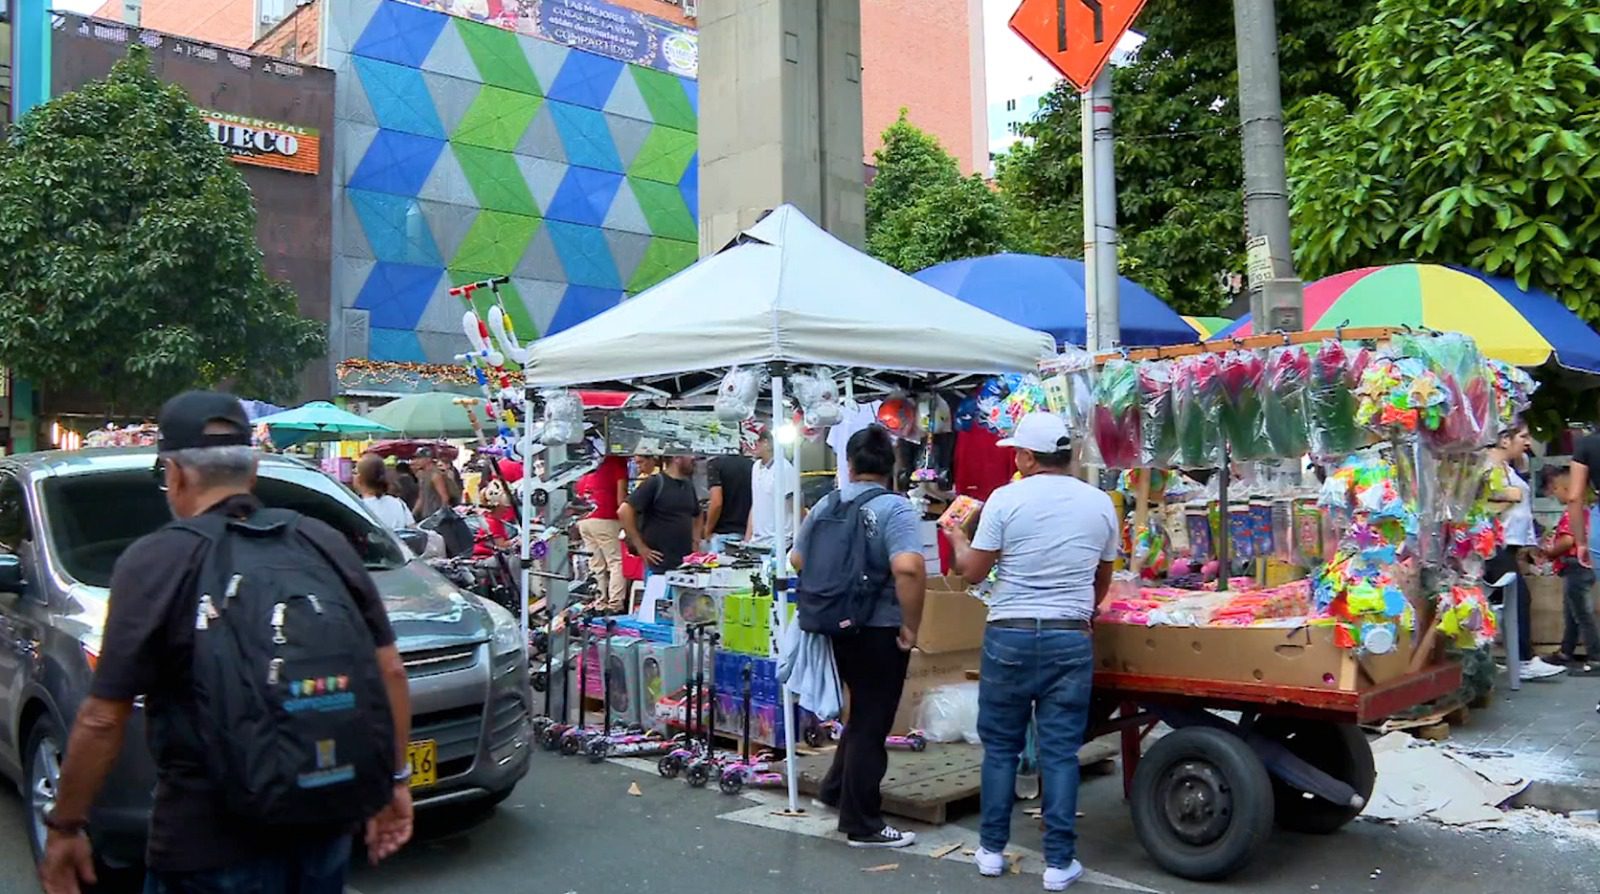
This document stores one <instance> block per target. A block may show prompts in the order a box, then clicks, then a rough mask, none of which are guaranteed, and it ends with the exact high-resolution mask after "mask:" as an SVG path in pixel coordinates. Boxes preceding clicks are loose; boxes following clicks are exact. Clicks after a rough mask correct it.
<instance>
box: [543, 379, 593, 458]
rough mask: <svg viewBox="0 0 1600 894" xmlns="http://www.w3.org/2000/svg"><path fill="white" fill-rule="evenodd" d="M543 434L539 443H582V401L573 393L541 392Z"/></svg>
mask: <svg viewBox="0 0 1600 894" xmlns="http://www.w3.org/2000/svg"><path fill="white" fill-rule="evenodd" d="M539 397H540V399H542V400H543V401H544V433H543V434H541V435H540V436H539V441H540V443H543V444H549V445H558V444H581V443H583V401H582V399H580V398H579V397H578V394H577V392H575V391H542V392H540V393H539Z"/></svg>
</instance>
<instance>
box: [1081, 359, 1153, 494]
mask: <svg viewBox="0 0 1600 894" xmlns="http://www.w3.org/2000/svg"><path fill="white" fill-rule="evenodd" d="M1139 414H1140V408H1139V375H1138V369H1137V368H1136V367H1135V366H1134V364H1133V363H1131V362H1129V361H1127V360H1124V359H1122V358H1114V359H1112V360H1108V361H1106V364H1105V365H1104V366H1102V367H1101V368H1100V376H1099V378H1098V379H1096V380H1095V388H1094V426H1093V428H1094V445H1095V449H1096V450H1098V451H1099V453H1100V461H1101V462H1102V463H1103V464H1104V465H1105V466H1106V467H1107V468H1112V469H1131V468H1134V467H1136V466H1138V465H1139V452H1140V443H1141V441H1140V434H1139Z"/></svg>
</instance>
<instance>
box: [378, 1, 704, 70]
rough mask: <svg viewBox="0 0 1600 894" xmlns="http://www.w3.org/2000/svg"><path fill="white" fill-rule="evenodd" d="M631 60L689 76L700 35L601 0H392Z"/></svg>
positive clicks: (697, 67) (697, 56)
mask: <svg viewBox="0 0 1600 894" xmlns="http://www.w3.org/2000/svg"><path fill="white" fill-rule="evenodd" d="M396 2H399V3H409V4H411V5H412V6H420V7H422V8H424V9H433V10H437V11H439V12H443V13H447V14H449V15H453V16H458V17H460V18H464V19H471V20H473V21H475V22H483V23H485V24H488V25H493V26H495V27H497V28H504V29H505V30H507V31H515V32H517V33H518V34H526V35H528V36H529V37H537V38H540V39H542V40H548V41H552V42H554V43H561V44H566V45H567V46H569V47H576V48H577V49H580V50H587V51H588V52H591V53H595V54H597V55H601V56H609V57H611V58H612V59H621V60H622V61H623V62H632V63H634V64H635V65H648V66H650V67H651V68H659V69H661V70H662V71H668V72H671V73H673V74H677V75H683V76H685V77H690V78H692V77H695V76H696V75H697V74H699V71H700V36H699V35H698V34H697V33H696V32H695V31H694V29H692V28H686V27H684V26H682V25H678V24H674V23H672V22H669V21H667V20H666V19H658V18H656V17H655V16H651V15H645V14H644V13H642V12H638V11H636V10H632V9H625V8H623V7H620V6H613V5H611V4H610V3H607V2H605V0H396Z"/></svg>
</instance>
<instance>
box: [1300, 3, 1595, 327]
mask: <svg viewBox="0 0 1600 894" xmlns="http://www.w3.org/2000/svg"><path fill="white" fill-rule="evenodd" d="M1340 49H1341V53H1342V57H1343V62H1344V65H1345V68H1346V69H1347V71H1348V72H1349V74H1350V75H1351V76H1352V78H1353V82H1354V85H1355V96H1354V99H1353V101H1346V100H1344V99H1341V98H1340V97H1335V96H1324V97H1317V98H1315V99H1313V100H1309V101H1307V102H1306V103H1305V104H1304V105H1303V106H1302V109H1301V114H1300V115H1299V116H1298V118H1297V120H1296V121H1295V123H1294V125H1293V127H1291V129H1290V131H1289V150H1290V152H1289V155H1290V167H1289V172H1290V180H1291V183H1292V191H1293V202H1294V205H1293V207H1294V219H1295V224H1296V227H1297V238H1296V250H1297V254H1298V257H1299V259H1300V264H1301V266H1302V268H1303V270H1304V272H1305V273H1306V274H1307V275H1311V276H1315V275H1321V274H1327V273H1332V272H1336V271H1339V270H1344V269H1348V268H1351V267H1356V266H1361V265H1364V264H1385V263H1391V262H1396V261H1406V260H1425V261H1434V262H1440V263H1458V264H1463V265H1465V266H1469V267H1473V268H1477V269H1480V270H1483V271H1485V272H1488V273H1494V274H1500V275H1504V276H1513V277H1515V278H1516V280H1517V282H1518V284H1520V285H1521V286H1523V287H1524V288H1527V287H1529V286H1533V287H1536V288H1540V289H1543V290H1545V291H1548V292H1549V293H1551V294H1552V295H1555V296H1557V297H1558V298H1560V299H1561V300H1562V301H1564V302H1565V303H1566V305H1567V306H1568V307H1570V308H1572V310H1573V311H1575V312H1577V313H1578V314H1579V315H1580V316H1582V317H1584V318H1585V319H1586V320H1589V321H1590V322H1594V321H1597V320H1600V294H1597V291H1600V211H1597V210H1596V209H1597V208H1600V202H1597V200H1596V195H1595V187H1594V185H1595V184H1596V183H1597V182H1600V68H1597V67H1596V65H1595V56H1596V54H1597V53H1600V7H1596V6H1595V4H1594V2H1593V0H1378V3H1377V11H1376V14H1375V15H1374V17H1373V18H1372V21H1371V23H1370V24H1368V25H1366V26H1364V27H1361V28H1357V29H1355V30H1354V31H1353V32H1352V33H1351V34H1350V35H1349V36H1348V38H1346V39H1345V40H1343V41H1341V45H1340Z"/></svg>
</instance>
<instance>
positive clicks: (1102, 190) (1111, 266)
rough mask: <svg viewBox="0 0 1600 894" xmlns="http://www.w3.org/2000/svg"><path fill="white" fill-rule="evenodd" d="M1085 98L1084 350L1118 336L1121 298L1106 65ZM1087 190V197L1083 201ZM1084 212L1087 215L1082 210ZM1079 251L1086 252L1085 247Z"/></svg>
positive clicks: (1104, 347) (1106, 345)
mask: <svg viewBox="0 0 1600 894" xmlns="http://www.w3.org/2000/svg"><path fill="white" fill-rule="evenodd" d="M1085 99H1086V102H1085V105H1084V110H1083V112H1084V120H1085V121H1086V122H1088V123H1087V124H1086V125H1085V133H1086V134H1087V135H1088V136H1089V137H1090V139H1089V140H1086V141H1085V143H1084V170H1085V172H1088V171H1091V170H1092V171H1093V173H1092V175H1091V174H1088V173H1086V174H1085V177H1084V208H1085V214H1086V217H1085V223H1086V224H1088V223H1089V222H1090V221H1091V220H1092V221H1093V226H1092V227H1091V228H1088V229H1086V232H1085V239H1086V241H1089V240H1092V241H1093V247H1094V252H1093V255H1092V258H1093V260H1092V261H1085V270H1084V274H1085V276H1084V278H1085V279H1086V280H1087V279H1090V278H1092V279H1093V280H1094V286H1093V288H1086V289H1085V297H1086V300H1087V301H1088V306H1087V307H1085V308H1084V311H1085V314H1084V317H1085V319H1084V322H1085V324H1086V325H1085V326H1084V328H1085V329H1086V330H1087V331H1086V333H1085V338H1086V340H1087V342H1088V348H1089V350H1090V351H1109V350H1111V348H1112V347H1114V346H1115V345H1116V344H1117V343H1118V342H1120V341H1121V340H1122V303H1121V295H1120V293H1119V291H1118V289H1119V286H1120V284H1121V282H1122V278H1121V277H1120V276H1118V275H1117V164H1116V154H1115V148H1116V146H1115V143H1114V141H1113V133H1112V130H1111V125H1112V105H1111V69H1110V68H1109V67H1108V68H1106V69H1104V70H1103V71H1101V72H1100V76H1099V77H1097V78H1095V81H1094V87H1093V89H1091V90H1090V91H1089V93H1088V94H1086V96H1085ZM1091 155H1092V156H1093V162H1094V164H1093V167H1092V169H1091V167H1090V164H1089V161H1090V156H1091ZM1091 190H1092V192H1093V194H1094V201H1093V202H1092V203H1091V202H1090V201H1089V194H1090V192H1091ZM1090 209H1092V212H1091V211H1090ZM1090 213H1092V214H1093V217H1092V218H1090V217H1088V216H1087V215H1088V214H1090ZM1085 257H1086V258H1088V257H1090V255H1089V254H1088V252H1085ZM1086 285H1087V284H1086Z"/></svg>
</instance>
